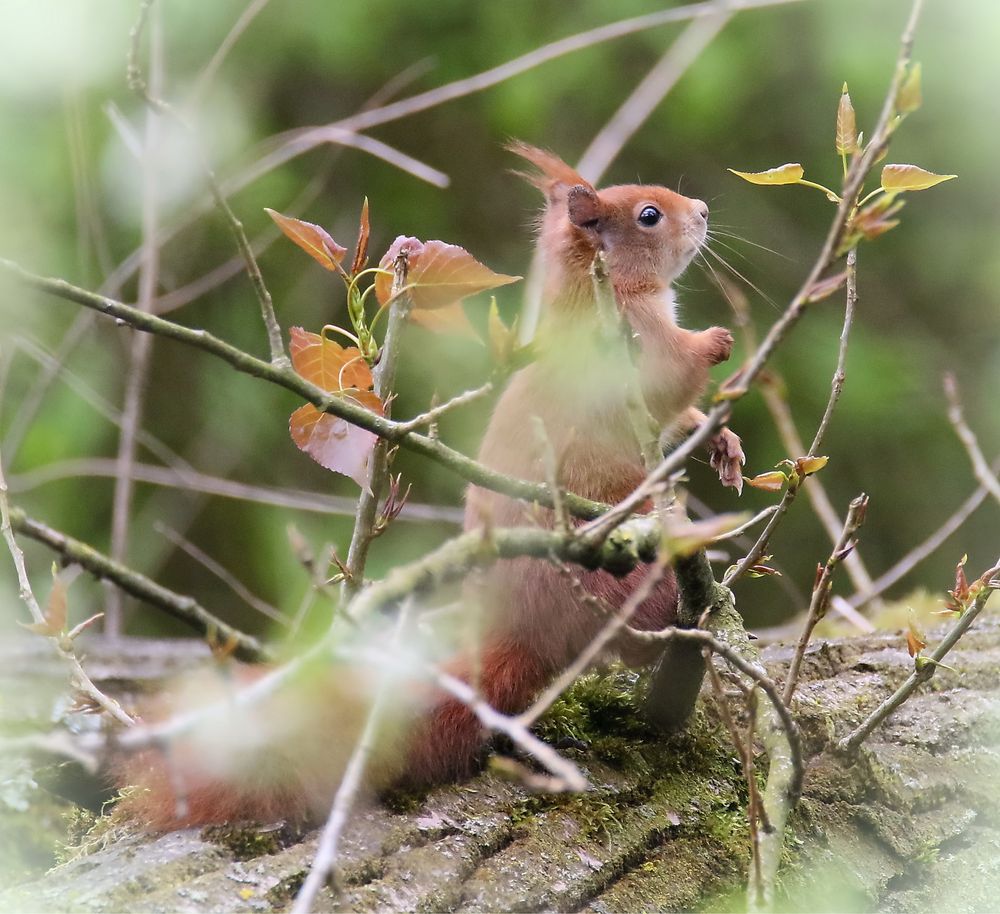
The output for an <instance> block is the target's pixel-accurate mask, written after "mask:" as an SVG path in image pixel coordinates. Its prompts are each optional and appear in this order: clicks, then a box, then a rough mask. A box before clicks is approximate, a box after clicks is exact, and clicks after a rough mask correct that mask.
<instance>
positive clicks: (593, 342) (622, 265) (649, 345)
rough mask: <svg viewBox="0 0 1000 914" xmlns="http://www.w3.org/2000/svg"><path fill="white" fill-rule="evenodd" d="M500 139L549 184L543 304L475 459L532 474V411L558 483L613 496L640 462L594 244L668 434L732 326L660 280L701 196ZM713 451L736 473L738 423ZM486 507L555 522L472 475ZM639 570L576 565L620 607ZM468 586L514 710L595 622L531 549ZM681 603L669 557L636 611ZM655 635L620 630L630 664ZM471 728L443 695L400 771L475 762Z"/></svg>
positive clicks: (664, 609)
mask: <svg viewBox="0 0 1000 914" xmlns="http://www.w3.org/2000/svg"><path fill="white" fill-rule="evenodd" d="M509 148H510V150H511V151H512V152H515V153H516V154H517V155H520V156H521V157H523V158H524V159H526V160H527V161H528V162H530V163H531V164H532V165H534V166H535V167H536V168H537V170H538V174H537V176H536V177H531V176H529V180H531V181H532V183H534V184H535V185H536V186H538V187H539V188H540V189H541V190H542V192H543V193H544V194H545V210H544V212H543V214H542V218H541V221H540V233H539V240H538V244H539V246H540V248H541V253H542V269H543V271H544V279H545V284H544V290H543V303H544V305H545V308H546V320H545V323H544V324H543V326H542V328H541V331H540V334H539V335H540V338H541V342H540V347H539V348H540V356H539V358H538V359H537V360H536V361H535V362H533V363H532V364H531V365H529V366H528V367H526V368H524V369H522V370H520V371H519V372H517V373H516V374H515V375H514V377H513V378H512V379H511V381H510V384H509V385H508V386H507V388H506V390H505V391H504V393H503V395H502V396H501V398H500V400H499V402H498V404H497V406H496V409H495V410H494V412H493V416H492V418H491V420H490V423H489V427H488V428H487V430H486V434H485V437H484V439H483V443H482V447H481V449H480V452H479V459H480V461H481V462H482V463H485V464H486V465H487V466H489V467H491V468H492V469H495V470H499V471H500V472H502V473H506V474H509V475H511V476H515V477H518V478H520V479H530V480H536V481H543V480H544V479H545V472H544V463H543V448H544V447H545V443H544V442H543V441H540V440H539V438H538V435H537V434H536V433H535V431H534V428H533V425H534V423H533V422H532V417H535V416H537V417H538V418H539V419H541V422H542V425H543V427H544V430H545V436H546V438H547V439H548V444H549V446H550V447H551V448H552V450H553V451H554V453H555V456H556V460H557V463H558V465H559V471H560V479H559V482H560V484H561V485H564V486H565V487H566V488H567V489H568V490H569V491H571V492H574V493H576V494H577V495H582V496H584V497H585V498H590V499H593V500H595V501H603V502H609V503H614V502H617V501H620V500H621V499H623V498H624V497H625V496H627V495H629V494H630V493H631V492H632V491H633V490H634V489H635V488H636V486H637V485H638V484H639V483H640V482H641V481H642V479H643V478H644V476H645V471H644V469H643V461H642V457H641V455H640V450H639V444H638V442H637V440H636V437H635V434H634V432H633V431H632V428H633V427H632V424H631V420H630V418H629V414H628V410H627V406H626V400H625V391H624V389H623V385H622V384H621V380H620V379H621V374H622V369H621V366H620V365H619V364H617V363H616V362H615V361H613V360H609V359H608V358H607V357H606V356H605V355H604V353H605V352H606V351H607V350H608V348H609V347H608V345H607V342H606V341H604V342H602V341H601V334H600V327H599V324H600V321H601V317H600V315H599V314H598V307H597V302H596V301H595V293H594V287H593V280H592V273H591V269H592V264H593V261H594V257H595V255H596V254H597V253H598V251H603V252H604V256H605V258H606V263H607V266H608V271H609V273H610V277H611V281H612V285H613V288H614V293H615V299H616V300H617V303H618V307H619V311H620V314H621V316H622V318H623V319H624V321H625V322H626V324H627V328H628V329H630V330H631V332H632V335H633V337H634V338H635V340H636V341H637V343H638V352H637V355H636V364H637V369H638V372H639V379H640V383H641V387H642V393H643V397H644V399H645V401H646V405H647V406H648V408H649V410H650V412H651V414H652V416H653V418H654V419H655V420H656V421H657V423H658V424H659V425H660V426H661V427H662V428H663V430H664V440H665V441H666V442H667V443H675V442H676V441H677V439H678V438H680V437H683V435H684V434H685V433H686V432H688V431H690V430H691V429H693V428H694V427H696V426H697V425H698V424H699V423H700V422H702V421H704V419H705V415H704V413H702V412H701V411H699V410H698V409H697V408H696V407H695V406H694V403H695V401H696V400H697V399H698V397H699V396H700V395H701V393H702V392H703V391H704V389H705V386H706V385H707V383H708V372H709V368H710V367H711V366H713V365H716V364H718V363H719V362H723V361H725V360H726V359H728V358H729V356H730V353H731V351H732V345H733V337H732V335H731V334H730V332H729V331H728V330H725V329H723V328H721V327H712V328H710V329H708V330H703V331H701V332H692V331H690V330H684V329H682V328H680V327H678V326H677V323H676V317H675V302H674V293H673V289H672V288H671V283H672V282H673V281H674V280H675V279H676V278H677V277H678V276H679V275H680V274H681V273H682V272H683V271H684V269H685V268H686V267H687V265H688V264H689V263H690V261H691V259H692V258H693V257H694V255H695V254H696V253H697V251H698V249H699V248H700V246H701V245H702V244H703V243H704V241H705V238H706V234H707V228H708V207H707V206H706V205H705V203H703V202H702V201H701V200H693V199H690V198H688V197H683V196H681V195H680V194H677V193H674V192H673V191H670V190H667V189H666V188H664V187H657V186H649V185H635V184H626V185H619V186H616V187H608V188H604V189H603V190H600V191H598V190H596V189H595V188H594V187H593V186H592V185H591V184H590V183H589V182H588V181H586V180H584V179H583V178H582V177H581V176H580V175H579V174H577V172H576V171H575V170H574V169H572V168H571V167H570V166H569V165H567V164H566V163H565V162H563V161H562V160H561V159H559V158H558V157H556V156H555V155H553V154H551V153H549V152H546V151H544V150H541V149H537V148H535V147H532V146H528V145H525V144H522V143H513V144H511V145H510V147H509ZM615 357H616V358H620V354H619V353H616V356H615ZM616 382H617V383H616ZM709 453H710V458H711V462H712V465H713V467H716V468H717V469H718V471H719V475H720V478H721V480H722V482H723V484H725V485H728V486H733V487H735V488H737V489H739V488H741V484H742V474H741V464H742V463H743V461H744V457H743V451H742V448H741V447H740V440H739V438H738V437H737V436H736V435H735V434H734V433H733V432H731V431H730V430H728V429H723V430H722V431H721V432H720V433H719V434H718V435H716V436H715V437H714V438H712V440H711V442H710V444H709ZM487 522H488V523H492V524H494V525H495V526H498V527H507V526H518V525H524V524H531V525H534V524H539V523H541V524H544V525H546V526H551V524H552V512H551V511H544V512H540V511H539V510H538V509H537V506H532V505H528V504H526V503H525V502H523V501H519V500H516V499H512V498H507V497H506V496H503V495H499V494H497V493H496V492H492V491H489V490H486V489H481V488H478V487H476V486H470V487H469V491H468V495H467V499H466V511H465V528H466V529H467V530H469V529H475V528H477V527H481V526H482V525H483V524H484V523H487ZM645 573H646V572H645V571H644V570H643V569H636V570H635V571H633V572H632V573H631V574H629V575H626V576H625V577H623V578H616V577H614V576H613V575H611V574H609V573H607V572H603V571H594V572H584V573H581V574H580V575H579V578H580V580H581V581H582V583H583V585H584V587H585V588H586V589H587V590H588V591H589V592H590V593H592V594H594V595H596V596H598V597H600V598H602V599H603V600H604V601H606V602H607V603H608V604H610V605H611V606H613V607H618V606H620V605H621V604H622V603H624V601H625V600H626V599H627V597H628V595H629V594H630V593H631V592H632V591H633V590H634V589H635V588H636V586H637V585H638V583H639V581H640V580H641V579H642V577H643V576H644V575H645ZM477 589H478V590H479V591H480V593H479V597H480V601H481V603H482V604H483V607H482V609H483V615H484V620H483V625H484V629H485V632H484V635H483V648H482V652H481V657H480V658H479V661H478V663H479V666H478V675H479V682H480V688H481V691H482V694H483V697H484V698H485V699H486V700H487V701H488V702H489V703H490V704H491V705H493V707H495V708H496V709H497V710H500V711H503V712H505V713H508V714H515V713H518V712H520V711H523V710H524V709H525V708H526V707H527V706H528V704H529V703H530V702H531V700H532V698H533V697H534V695H535V694H536V693H537V692H539V691H540V690H541V689H542V688H544V686H546V685H547V684H548V682H549V681H550V680H551V679H552V678H554V677H555V676H556V675H557V674H558V673H559V672H560V671H561V670H562V669H563V668H564V667H566V666H567V665H568V664H569V663H570V662H571V661H572V660H573V659H574V658H575V657H576V656H577V655H578V654H579V653H580V651H581V650H582V649H583V648H584V647H585V646H586V645H587V644H588V643H589V642H590V641H591V640H592V639H593V637H594V635H595V634H596V633H597V630H598V629H599V628H600V626H601V625H602V624H603V623H602V621H601V619H600V618H599V617H598V616H597V615H596V614H595V613H594V611H593V609H592V608H590V607H588V606H585V605H582V604H581V601H580V600H579V598H578V597H576V596H575V595H574V593H573V588H572V587H571V585H570V583H569V582H568V581H567V580H566V578H565V576H564V575H562V574H561V573H560V571H559V570H558V569H557V568H555V567H553V565H552V564H551V563H549V562H546V561H543V560H540V559H533V558H520V559H513V560H509V561H506V562H502V563H500V564H498V565H496V566H494V568H493V569H492V570H491V571H490V572H489V573H487V574H486V575H485V576H484V578H483V580H482V582H481V586H479V587H478V588H477ZM676 608H677V585H676V582H675V580H674V576H673V574H672V573H671V572H669V571H668V573H667V574H666V575H665V576H664V578H663V580H662V581H661V582H660V584H659V585H658V586H657V588H656V589H655V591H654V592H653V594H652V595H651V596H650V597H649V598H648V599H647V600H646V601H645V602H644V603H643V604H642V605H641V606H640V607H639V608H638V610H637V611H636V613H635V615H634V616H633V617H632V621H631V624H632V626H633V627H634V628H638V629H642V630H657V629H662V628H665V627H666V626H667V625H670V624H671V623H672V622H673V621H674V619H675V615H676ZM651 650H652V651H653V653H651ZM656 650H657V648H656V647H655V645H654V646H653V648H649V647H640V648H637V647H636V646H635V643H634V642H633V643H632V644H631V646H629V645H628V644H622V645H619V646H618V652H619V654H620V655H621V656H622V659H624V660H625V661H626V662H628V663H631V664H633V665H642V664H645V663H648V662H650V661H651V660H653V659H655V651H656ZM452 672H454V673H456V674H457V675H461V676H465V677H467V676H468V675H469V662H468V661H457V662H456V663H455V664H454V666H453V668H452ZM482 741H483V736H482V732H481V727H480V725H479V722H478V720H477V719H476V717H475V715H474V714H473V713H472V712H471V711H470V710H469V709H468V708H467V707H466V706H465V705H463V704H462V703H461V702H459V701H457V700H454V699H447V700H443V701H441V702H440V703H439V704H438V705H437V706H436V707H435V708H434V709H433V710H432V711H431V713H430V714H429V715H428V717H427V718H426V719H425V721H424V722H423V723H422V724H421V725H420V728H419V732H418V734H417V736H416V737H415V739H414V740H413V743H412V746H411V748H410V751H409V754H408V760H407V772H408V774H407V777H408V778H412V779H413V780H414V781H416V782H433V781H439V780H442V779H447V778H456V777H463V776H465V775H467V774H469V773H470V772H471V771H472V769H473V767H474V766H475V763H476V759H477V755H478V750H479V748H480V746H481V745H482Z"/></svg>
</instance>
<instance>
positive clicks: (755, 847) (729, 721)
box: [702, 647, 764, 881]
mask: <svg viewBox="0 0 1000 914" xmlns="http://www.w3.org/2000/svg"><path fill="white" fill-rule="evenodd" d="M702 656H703V657H704V659H705V671H706V672H707V673H708V681H709V683H711V686H712V694H713V695H714V697H715V706H716V707H717V708H718V711H719V717H721V718H722V722H723V724H725V726H726V729H727V730H728V731H729V739H730V741H731V742H732V744H733V748H735V749H736V752H737V754H738V755H739V757H740V762H741V763H742V766H743V777H744V778H746V782H747V794H748V800H749V802H748V803H747V819H748V821H749V824H750V847H751V860H752V861H753V866H754V869H755V873H756V878H757V880H758V881H760V877H761V872H760V828H761V826H762V824H763V823H762V822H761V816H762V814H763V811H764V810H763V807H762V805H761V801H760V792H759V790H758V789H757V777H756V775H755V773H754V761H753V728H754V724H755V722H756V716H757V715H756V707H757V705H756V702H753V701H752V698H753V696H755V695H756V694H757V693H756V692H755V691H754V690H753V689H751V690H750V692H749V693H748V695H747V710H748V712H750V713H749V717H750V720H749V723H748V726H747V736H746V739H745V740H744V739H743V737H742V736H741V735H740V731H739V728H738V727H737V726H736V721H735V720H734V719H733V715H732V712H731V711H730V710H729V700H728V699H727V698H726V691H725V689H724V687H723V685H722V679H721V677H720V676H719V671H718V670H716V668H715V664H714V663H713V662H712V650H711V648H708V647H705V648H702Z"/></svg>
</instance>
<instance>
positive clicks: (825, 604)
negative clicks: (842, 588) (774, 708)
mask: <svg viewBox="0 0 1000 914" xmlns="http://www.w3.org/2000/svg"><path fill="white" fill-rule="evenodd" d="M867 511H868V496H867V495H865V494H863V493H862V494H861V495H859V496H858V497H857V498H855V499H854V501H852V502H851V505H850V508H849V509H848V511H847V520H845V521H844V529H843V530H842V531H841V534H840V537H839V539H838V540H837V543H836V545H835V546H834V547H833V552H832V553H830V558H828V559H827V560H826V564H825V565H818V566H817V568H816V583H815V584H814V585H813V591H812V598H811V600H810V601H809V612H808V613H807V614H806V622H805V625H804V626H803V627H802V634H801V635H800V636H799V642H798V644H797V645H796V647H795V654H794V656H793V657H792V662H791V665H790V666H789V668H788V677H787V679H786V680H785V691H784V693H783V694H782V696H781V700H782V701H783V702H784V703H785V704H786V705H791V703H792V696H793V695H794V694H795V686H796V684H797V683H798V679H799V671H800V670H801V669H802V659H803V658H804V657H805V655H806V649H807V648H808V647H809V641H810V639H811V638H812V633H813V630H814V629H815V628H816V626H817V625H818V624H819V623H820V621H822V619H823V618H824V617H825V616H826V612H827V609H828V608H829V606H830V594H831V592H832V587H833V573H834V572H835V571H836V570H837V566H838V565H840V564H841V563H842V562H843V561H844V559H846V558H847V556H849V555H850V554H851V552H852V551H853V550H854V547H855V545H856V544H857V533H858V530H859V528H860V527H861V525H862V524H863V523H864V522H865V514H866V513H867Z"/></svg>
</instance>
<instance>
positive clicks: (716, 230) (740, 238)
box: [708, 225, 792, 262]
mask: <svg viewBox="0 0 1000 914" xmlns="http://www.w3.org/2000/svg"><path fill="white" fill-rule="evenodd" d="M725 228H728V226H722V229H725ZM708 234H709V235H721V236H722V237H723V238H732V239H733V240H734V241H742V242H743V243H744V244H749V245H750V246H751V247H755V248H760V250H762V251H767V253H768V254H774V255H775V256H776V257H781V258H783V259H784V260H787V261H789V262H791V261H792V258H791V257H789V256H788V255H787V254H783V253H781V251H776V250H775V249H774V248H769V247H767V246H766V245H763V244H758V243H757V242H756V241H751V240H750V239H749V238H744V237H743V236H742V235H737V234H736V233H735V232H726V231H722V230H721V229H720V227H719V226H717V225H713V226H712V227H711V228H709V230H708Z"/></svg>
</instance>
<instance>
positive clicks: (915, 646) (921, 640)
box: [906, 619, 927, 657]
mask: <svg viewBox="0 0 1000 914" xmlns="http://www.w3.org/2000/svg"><path fill="white" fill-rule="evenodd" d="M925 647H927V638H926V637H925V636H924V634H923V632H921V631H920V629H918V628H917V626H916V624H915V623H914V621H913V620H912V619H910V624H909V626H908V628H907V629H906V649H907V651H909V652H910V656H911V657H919V656H920V652H921V651H922V650H923V649H924V648H925Z"/></svg>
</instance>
